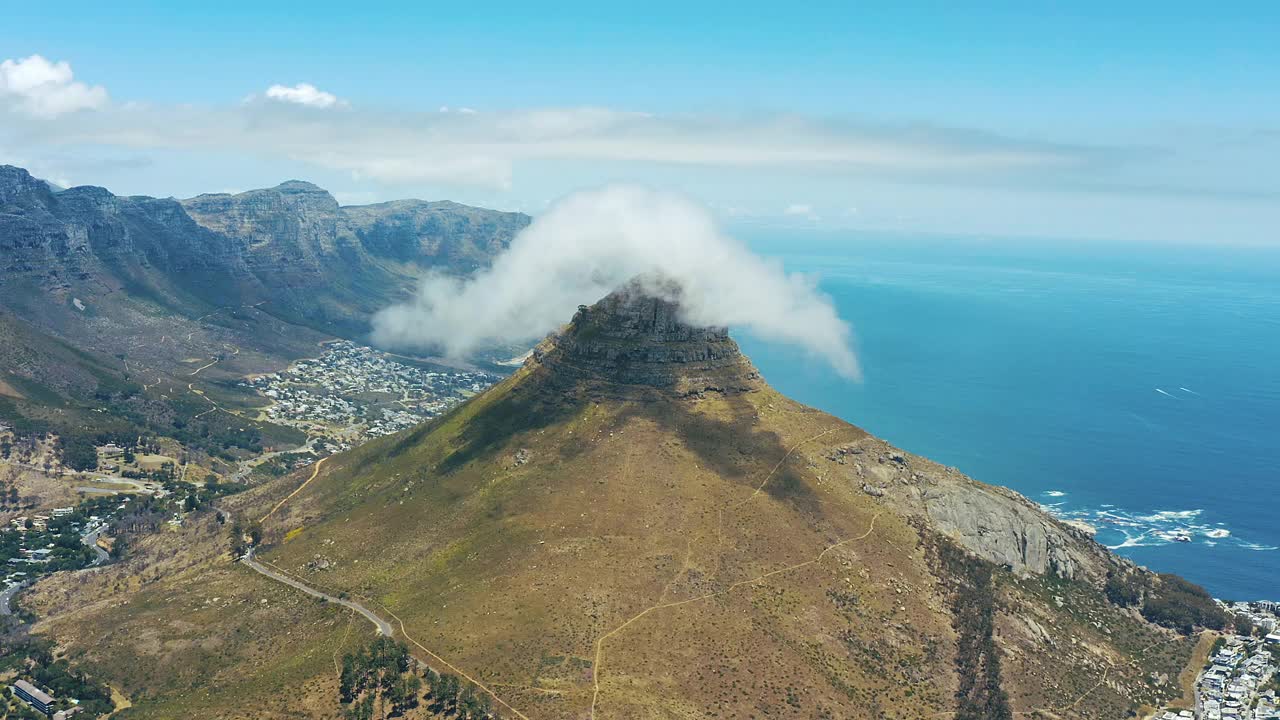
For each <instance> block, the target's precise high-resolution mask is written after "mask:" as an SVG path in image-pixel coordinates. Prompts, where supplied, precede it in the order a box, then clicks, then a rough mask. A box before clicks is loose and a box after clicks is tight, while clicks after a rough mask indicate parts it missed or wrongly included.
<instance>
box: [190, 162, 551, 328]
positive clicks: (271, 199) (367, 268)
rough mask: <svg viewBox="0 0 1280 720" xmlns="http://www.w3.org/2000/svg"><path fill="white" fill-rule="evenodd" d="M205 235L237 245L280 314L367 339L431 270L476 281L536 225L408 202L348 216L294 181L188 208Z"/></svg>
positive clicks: (206, 198)
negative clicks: (380, 314) (375, 316)
mask: <svg viewBox="0 0 1280 720" xmlns="http://www.w3.org/2000/svg"><path fill="white" fill-rule="evenodd" d="M181 204H182V207H183V208H184V209H185V210H186V212H187V213H188V214H189V215H190V216H191V217H192V218H194V220H195V221H196V222H197V223H199V224H200V225H201V226H203V227H205V228H207V229H208V230H210V231H213V232H215V233H217V234H218V235H219V236H221V237H226V238H230V239H233V240H234V241H236V242H237V243H238V244H239V246H240V247H241V248H243V249H242V252H241V253H240V259H242V260H243V262H244V264H245V266H246V267H247V268H248V270H249V272H250V273H251V274H252V275H253V276H254V277H255V278H256V279H257V280H258V282H260V283H261V285H262V286H263V287H264V288H267V289H268V291H269V297H270V304H271V306H272V307H273V308H274V309H275V311H276V312H279V313H283V314H284V315H286V316H288V317H290V318H296V319H297V320H298V321H299V322H301V323H304V324H313V325H314V324H316V323H319V324H320V326H321V327H322V328H324V329H337V330H339V331H342V332H346V333H348V334H350V333H363V332H365V331H366V330H367V318H368V316H369V315H370V314H371V313H373V312H375V311H376V310H379V309H381V308H382V307H385V306H386V305H388V304H390V302H392V301H394V300H397V299H401V298H402V297H403V296H404V291H405V288H406V287H407V286H408V285H410V284H411V283H412V281H413V279H415V278H416V277H418V276H419V275H420V274H421V271H422V270H423V269H427V268H433V269H443V270H446V271H448V272H453V273H467V272H471V271H474V270H475V269H477V268H480V267H482V266H484V265H486V264H488V262H489V260H490V259H491V258H492V257H493V256H494V255H495V254H497V253H498V252H501V251H502V250H503V249H505V248H506V246H507V244H508V243H509V242H510V241H511V238H512V237H513V236H514V235H515V234H516V233H517V232H519V231H520V230H521V229H523V228H524V227H525V225H527V224H528V223H529V218H528V216H526V215H522V214H519V213H502V212H496V211H493V210H485V209H482V208H473V207H468V206H465V205H459V204H457V203H452V202H424V201H421V200H401V201H395V202H389V203H381V204H377V205H365V206H353V207H341V206H339V205H338V202H337V200H335V199H334V198H333V196H332V195H330V194H329V193H328V192H326V191H324V190H322V189H320V188H319V187H316V186H315V185H312V184H311V183H307V182H302V181H298V180H292V181H289V182H286V183H283V184H281V185H278V186H276V187H274V188H270V189H266V190H251V191H249V192H245V193H240V194H238V195H228V194H216V195H200V196H197V197H194V198H191V199H189V200H183V201H182V202H181Z"/></svg>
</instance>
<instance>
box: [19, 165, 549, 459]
mask: <svg viewBox="0 0 1280 720" xmlns="http://www.w3.org/2000/svg"><path fill="white" fill-rule="evenodd" d="M528 222H529V218H528V217H527V216H524V215H521V214H518V213H502V212H497V211H492V210H485V209H481V208H472V207H467V206H464V205H458V204H456V203H448V202H441V203H429V202H422V201H417V200H405V201H397V202H391V203H383V204H379V205H370V206H362V207H341V206H339V205H338V203H337V201H336V200H335V199H334V198H333V196H332V195H330V194H329V193H328V192H326V191H324V190H321V189H320V188H318V187H316V186H315V185H311V184H310V183H304V182H299V181H290V182H286V183H284V184H282V185H279V186H277V187H275V188H271V189H266V190H254V191H250V192H247V193H241V194H239V195H201V196H199V197H195V198H191V199H189V200H181V201H180V200H175V199H172V198H167V199H159V198H151V197H121V196H117V195H113V194H112V193H110V192H109V191H107V190H105V189H103V188H99V187H89V186H85V187H73V188H68V189H58V190H55V189H54V188H53V187H51V186H50V185H49V184H48V183H46V182H44V181H42V180H39V179H37V178H35V177H33V176H32V175H31V174H30V173H29V172H27V171H26V170H23V169H21V168H17V167H12V166H7V165H6V166H0V389H4V388H8V390H7V391H5V392H0V419H5V420H9V421H15V420H17V419H20V418H26V419H28V420H30V419H32V418H37V417H40V418H43V419H46V420H47V419H50V417H48V416H53V417H52V419H53V420H54V421H55V425H56V426H57V427H56V428H55V429H61V430H70V429H73V428H74V429H76V430H77V431H87V432H95V431H98V430H100V429H101V428H99V427H98V426H100V425H103V424H113V426H117V427H118V428H119V429H120V430H121V432H124V433H125V434H128V432H130V431H131V430H130V428H132V429H133V430H134V431H136V430H138V429H139V428H138V427H137V426H138V424H139V421H138V418H137V417H136V416H137V413H134V416H135V417H133V418H132V419H130V420H127V421H125V422H124V423H123V424H121V423H116V422H114V421H113V422H112V423H105V421H106V418H97V417H94V416H87V415H85V413H86V412H89V411H92V410H94V409H101V408H104V407H105V408H107V409H109V410H114V409H116V408H118V407H119V406H122V405H125V404H128V403H129V402H132V401H133V399H135V398H137V397H139V396H141V395H143V394H144V390H145V388H144V387H143V386H146V387H152V386H155V387H160V388H161V391H162V392H163V391H167V390H168V389H169V387H168V385H161V383H164V382H165V381H166V379H175V382H176V379H181V378H184V377H186V376H188V375H189V374H192V371H193V370H194V369H195V368H196V367H199V366H200V365H201V364H204V363H206V362H208V361H209V360H210V359H217V360H218V363H219V365H218V367H216V368H213V369H211V370H210V371H209V373H208V374H209V375H210V376H213V379H215V380H216V379H218V378H219V377H222V378H231V377H239V376H243V375H245V374H248V373H253V372H262V371H266V370H269V369H272V368H278V367H280V366H281V365H283V364H285V363H286V362H287V361H288V360H290V359H294V358H297V357H300V356H303V355H306V354H308V353H310V352H311V351H312V349H313V348H314V347H315V344H316V343H317V342H318V341H320V340H322V339H324V338H326V337H333V336H340V337H349V338H362V337H363V336H364V335H365V334H366V333H367V331H368V322H369V317H370V315H371V314H372V313H373V312H375V311H377V310H379V309H381V308H383V307H385V306H387V305H388V304H390V303H392V302H394V301H395V300H398V299H402V298H404V297H405V296H406V295H407V294H408V293H409V292H410V291H411V289H412V287H413V286H414V284H415V283H416V281H417V279H418V278H420V277H421V276H422V275H423V274H424V273H426V272H429V271H440V272H446V273H457V274H465V273H469V272H472V271H474V270H475V269H476V268H478V267H482V266H484V265H485V264H487V263H488V262H489V260H490V258H492V257H493V255H494V254H495V253H496V252H498V251H500V250H501V249H502V248H504V247H506V245H507V243H509V242H510V240H511V238H512V237H513V236H514V235H515V233H517V232H518V231H519V230H520V229H522V228H523V227H524V226H525V225H527V224H528ZM188 382H189V380H182V382H181V383H180V384H179V387H180V386H185V385H186V384H187V383H188ZM202 405H204V406H207V403H206V402H205V401H203V400H200V399H198V398H197V399H196V401H195V402H194V405H193V406H194V407H200V406H202ZM50 408H56V410H50ZM203 409H204V408H203V407H200V410H203ZM153 410H154V409H153ZM153 410H148V411H146V412H144V413H143V414H144V415H147V416H148V417H152V416H155V415H157V414H175V413H176V414H177V415H181V414H182V412H181V411H180V410H174V409H173V408H170V409H169V410H165V411H164V412H160V411H158V410H154V411H153ZM68 412H70V413H71V419H68V415H67V413H68ZM117 419H118V418H117ZM98 420H102V421H103V422H95V421H98ZM142 424H143V425H145V424H146V423H145V422H143V423H142ZM168 429H169V430H171V429H172V428H168ZM159 430H161V431H164V430H165V428H159Z"/></svg>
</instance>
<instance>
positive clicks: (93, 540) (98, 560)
mask: <svg viewBox="0 0 1280 720" xmlns="http://www.w3.org/2000/svg"><path fill="white" fill-rule="evenodd" d="M105 529H106V527H105V526H103V525H99V526H97V527H96V528H94V529H93V530H90V531H89V532H87V533H85V534H84V535H81V536H80V542H81V543H83V544H84V546H85V547H87V548H89V549H90V550H93V552H94V553H96V554H97V557H95V558H94V559H93V564H94V565H101V564H102V563H104V562H106V561H107V560H110V559H111V555H110V554H108V553H107V551H106V550H103V549H102V548H101V547H99V546H98V536H100V535H102V531H103V530H105Z"/></svg>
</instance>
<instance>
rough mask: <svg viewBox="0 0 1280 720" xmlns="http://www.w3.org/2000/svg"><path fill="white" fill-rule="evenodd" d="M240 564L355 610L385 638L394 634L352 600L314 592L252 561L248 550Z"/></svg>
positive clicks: (388, 625) (366, 609)
mask: <svg viewBox="0 0 1280 720" xmlns="http://www.w3.org/2000/svg"><path fill="white" fill-rule="evenodd" d="M240 562H242V563H244V564H245V565H248V566H249V567H250V568H252V569H253V570H254V571H255V572H257V573H259V574H261V575H265V576H267V577H269V578H271V579H272V580H275V581H276V582H281V583H284V584H285V585H288V586H289V587H291V588H295V589H297V590H301V591H302V592H304V593H306V594H308V595H310V596H311V597H318V598H321V599H323V600H327V601H329V602H331V603H335V604H337V605H342V606H343V607H348V608H351V609H352V610H355V611H356V612H358V613H360V614H361V615H363V616H365V618H366V619H367V620H368V621H369V622H371V623H373V624H374V625H375V626H376V627H377V628H378V632H379V633H381V634H383V635H386V636H387V637H391V636H392V635H393V634H394V633H395V630H394V629H393V628H392V627H391V623H389V622H387V621H386V620H383V619H382V618H380V617H378V616H377V615H376V614H375V613H374V612H373V611H372V610H370V609H369V608H367V607H365V606H363V605H361V604H360V603H358V602H355V601H353V600H344V599H343V598H339V597H334V596H333V595H329V594H328V593H323V592H320V591H319V590H316V589H315V588H313V587H311V586H310V585H307V584H305V583H303V582H301V581H298V580H294V579H293V578H291V577H289V576H287V575H283V574H281V573H278V572H276V571H275V570H272V569H271V568H269V567H267V566H265V565H263V564H262V563H260V562H258V561H257V560H254V559H253V550H250V551H249V552H248V553H246V554H245V556H244V557H242V558H240Z"/></svg>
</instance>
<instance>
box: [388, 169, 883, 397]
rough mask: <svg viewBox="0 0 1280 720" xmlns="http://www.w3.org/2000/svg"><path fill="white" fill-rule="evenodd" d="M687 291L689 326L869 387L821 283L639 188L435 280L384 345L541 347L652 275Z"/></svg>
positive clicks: (399, 314) (598, 200)
mask: <svg viewBox="0 0 1280 720" xmlns="http://www.w3.org/2000/svg"><path fill="white" fill-rule="evenodd" d="M640 275H645V276H656V277H660V278H664V279H669V280H673V281H675V282H676V283H677V284H678V285H679V286H680V290H681V293H680V302H681V310H682V312H683V313H684V318H683V319H684V320H685V321H686V322H689V323H692V324H695V325H699V326H708V325H711V326H734V327H744V328H747V329H749V330H750V331H751V332H753V333H754V334H755V335H757V336H759V337H761V338H762V339H765V340H769V341H774V342H780V343H786V344H790V345H794V346H797V347H800V348H803V349H805V350H807V351H809V352H811V353H813V354H814V355H815V356H817V357H819V358H822V359H823V360H825V361H827V362H828V363H830V365H831V366H832V367H833V368H835V369H836V370H837V371H838V372H840V373H841V374H843V375H845V376H846V377H850V378H856V377H858V362H857V358H856V357H855V355H854V353H853V350H852V349H851V344H852V343H851V331H850V328H849V326H848V324H847V323H845V322H844V321H843V320H841V319H840V317H839V316H838V315H837V314H836V311H835V308H834V307H833V306H832V304H831V301H830V300H829V299H828V298H827V297H826V296H824V295H822V294H821V293H820V292H818V290H817V289H816V285H815V283H814V282H813V281H812V280H811V279H810V278H808V277H805V276H803V275H800V274H796V273H790V274H788V273H787V272H786V271H785V270H783V268H782V265H781V264H780V263H778V262H776V261H769V260H766V259H764V258H762V257H760V256H758V255H755V254H754V253H752V252H751V251H750V250H749V249H747V247H746V246H745V245H744V244H742V243H740V242H738V241H737V240H735V239H733V238H731V237H729V236H727V235H725V234H724V233H722V232H721V231H720V230H719V229H718V228H717V227H716V224H715V221H714V220H713V219H712V217H711V215H710V214H709V213H708V212H707V211H706V210H705V209H703V208H702V207H700V206H698V205H695V204H694V203H692V202H690V201H688V200H686V199H684V198H682V197H680V196H677V195H673V194H671V193H664V192H656V191H652V190H647V189H643V188H638V187H634V186H613V187H607V188H604V189H601V190H593V191H587V192H579V193H575V194H573V195H570V196H569V197H567V198H565V199H563V200H561V201H559V202H557V203H556V204H555V205H554V206H552V207H551V209H549V210H548V211H547V212H546V213H544V214H542V215H540V216H538V218H537V219H535V220H534V222H533V224H531V225H530V226H529V227H528V228H526V229H525V230H524V231H523V232H521V233H520V234H519V235H517V236H516V238H515V239H514V240H513V241H512V243H511V246H510V248H509V249H508V250H507V251H506V252H504V253H503V254H501V255H499V256H498V257H497V258H496V259H495V260H494V263H493V265H492V266H491V267H490V268H488V269H486V270H482V271H480V272H479V273H477V274H476V275H475V276H473V277H472V279H470V280H462V279H460V278H456V277H452V276H445V275H439V276H434V277H430V278H427V280H426V281H424V282H423V284H422V285H421V287H420V288H419V290H418V293H417V295H416V297H415V298H414V299H413V300H412V301H410V302H408V303H405V304H402V305H396V306H393V307H390V308H388V309H386V310H384V311H382V312H381V313H379V314H378V315H377V316H375V318H374V337H375V339H376V340H377V342H379V343H381V344H384V345H391V346H401V347H417V348H432V349H442V350H443V351H444V352H446V353H448V354H450V355H454V356H462V355H466V354H467V353H469V352H471V351H473V350H475V349H477V348H481V347H484V346H486V345H490V344H496V343H507V342H518V341H528V340H534V339H537V338H540V337H542V336H543V335H545V334H546V333H548V332H550V331H551V330H554V329H555V328H557V327H558V326H559V325H560V324H561V323H563V322H564V321H565V319H566V318H568V317H570V316H571V315H572V314H573V311H574V308H576V307H577V306H578V305H579V304H582V303H592V302H595V301H596V300H598V299H600V298H601V297H602V296H604V295H605V294H607V293H609V292H610V291H612V290H614V289H615V288H617V287H619V286H621V285H622V284H623V283H625V282H627V281H628V280H630V279H632V278H634V277H636V276H640Z"/></svg>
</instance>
